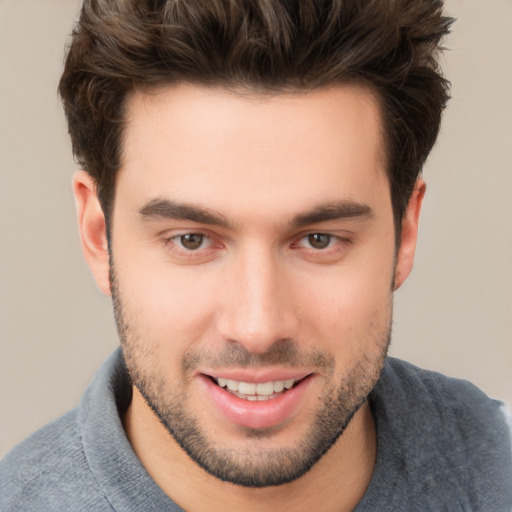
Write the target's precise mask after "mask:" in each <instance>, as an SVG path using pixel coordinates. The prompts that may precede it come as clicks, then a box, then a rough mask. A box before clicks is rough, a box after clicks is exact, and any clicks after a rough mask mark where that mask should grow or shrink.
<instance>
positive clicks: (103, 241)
mask: <svg viewBox="0 0 512 512" xmlns="http://www.w3.org/2000/svg"><path fill="white" fill-rule="evenodd" d="M73 193H74V196H75V205H76V212H77V217H78V230H79V233H80V243H81V245H82V252H83V254H84V256H85V259H86V261H87V264H88V265H89V268H90V269H91V271H92V273H93V276H94V279H95V280H96V284H97V286H98V288H99V289H100V290H101V291H102V292H103V293H105V294H106V295H110V278H109V248H108V242H107V232H106V223H105V215H104V213H103V210H102V208H101V205H100V202H99V200H98V196H97V194H96V185H95V184H94V180H93V179H92V178H91V176H90V175H89V174H88V173H87V172H85V171H77V172H76V173H75V174H74V176H73Z"/></svg>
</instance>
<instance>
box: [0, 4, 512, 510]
mask: <svg viewBox="0 0 512 512" xmlns="http://www.w3.org/2000/svg"><path fill="white" fill-rule="evenodd" d="M449 25H450V20H449V19H448V18H446V17H444V16H443V15H442V12H441V4H440V2H434V1H431V0H430V1H418V0H415V1H414V2H412V1H399V2H390V1H386V2H384V1H361V0H357V1H356V0H354V1H333V2H319V1H316V2H309V1H302V2H284V1H283V2H277V1H275V2H264V1H261V2H251V3H249V2H228V1H212V2H191V1H183V2H177V1H167V2H160V3H158V5H157V3H155V2H140V1H139V2H128V1H126V2H119V1H118V2H113V1H110V2H106V1H101V2H100V1H97V2H86V3H85V4H84V8H83V11H82V16H81V19H80V22H79V24H78V25H77V28H76V30H75V33H74V36H73V42H72V45H71V47H70V50H69V53H68V57H67V62H66V68H65V71H64V74H63V77H62V79H61V85H60V92H61V95H62V98H63V100H64V105H65V108H66V113H67V117H68V122H69V128H70V134H71V137H72V142H73V148H74V152H75V154H76V156H77V158H78V159H79V161H80V163H81V165H82V166H83V168H84V171H81V172H79V173H77V174H76V176H75V178H74V192H75V197H76V202H77V210H78V218H79V226H80V234H81V240H82V247H83V250H84V254H85V256H86V259H87V261H88V263H89V265H90V267H91V270H92V272H93V274H94V276H95V279H96V282H97V284H98V286H99V288H100V289H101V290H102V291H103V292H105V293H106V294H109V295H111V296H112V299H113V304H114V310H115V315H116V322H117V326H118V331H119V336H120V340H121V345H122V354H121V352H116V353H115V354H114V355H113V356H112V357H111V358H110V359H109V360H108V361H107V363H105V365H104V367H103V368H102V369H101V370H100V371H99V373H98V375H97V377H96V378H95V380H94V381H93V383H92V384H91V386H90V388H89V389H88V391H87V392H86V394H85V395H84V398H83V400H82V402H81V404H80V406H79V407H78V408H77V409H76V410H74V411H72V412H71V413H69V414H68V415H66V416H65V417H63V418H62V419H60V420H58V421H57V422H56V423H55V424H53V425H50V426H48V427H46V428H45V429H43V430H42V431H40V432H39V433H37V434H36V435H35V436H34V437H32V438H31V439H29V440H27V441H26V442H25V443H24V444H22V445H20V446H19V447H18V448H16V449H15V450H14V451H13V452H12V453H11V454H10V455H9V456H8V457H6V459H5V460H4V461H3V462H2V469H1V471H2V473H1V477H2V478H1V484H0V485H1V486H2V487H1V492H2V494H1V496H2V497H1V499H2V502H0V503H1V505H2V507H1V508H2V510H4V509H5V510H11V509H12V510H14V509H16V510H32V509H33V510H80V509H82V510H127V509H128V510H187V511H195V510H223V511H229V510H298V511H299V510H310V509H311V507H312V506H315V505H316V506H318V507H320V508H321V509H322V510H325V511H330V510H354V509H355V510H450V511H451V510H510V508H511V506H512V497H511V492H512V491H511V485H510V483H511V481H512V480H511V479H512V470H511V467H510V444H509V439H508V432H507V428H506V426H505V423H504V419H503V417H502V415H501V412H500V409H499V404H497V403H495V402H493V401H491V400H489V399H487V398H486V397H485V396H484V395H483V394H482V393H480V392H479V391H478V390H476V389H475V388H474V387H472V386H471V385H469V384H467V383H463V382H460V381H454V380H450V379H447V378H444V377H442V376H440V375H438V374H433V373H429V372H426V371H423V370H419V369H417V368H415V367H412V366H410V365H408V364H407V363H404V362H401V361H397V360H391V359H386V352H387V347H388V344H389V339H390V330H391V313H392V292H393V291H394V290H395V289H397V288H399V287H400V286H401V285H402V283H403V282H404V281H405V279H406V278H407V276H408V274H409V272H410V271H411V268H412V262H413V257H414V250H415V244H416V236H417V228H418V218H419V212H420V208H421V202H422V199H423V195H424V192H425V185H424V183H423V181H422V180H421V178H419V172H420V170H421V167H422V165H423V163H424V161H425V159H426V157H427V155H428V153H429V151H430V149H431V147H432V145H433V143H434V141H435V138H436V135H437V132H438V128H439V122H440V116H441V111H442V109H443V107H444V105H445V102H446V99H447V84H446V82H445V80H444V79H443V78H442V76H441V75H440V73H439V70H438V68H437V65H436V61H435V56H436V53H437V51H438V48H439V43H440V41H441V39H442V37H443V36H444V35H445V34H446V33H447V30H448V27H449Z"/></svg>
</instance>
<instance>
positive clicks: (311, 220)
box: [139, 199, 373, 230]
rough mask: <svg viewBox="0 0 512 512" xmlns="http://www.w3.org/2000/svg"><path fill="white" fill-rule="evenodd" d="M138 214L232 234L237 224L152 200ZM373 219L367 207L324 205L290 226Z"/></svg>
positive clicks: (297, 217) (185, 205)
mask: <svg viewBox="0 0 512 512" xmlns="http://www.w3.org/2000/svg"><path fill="white" fill-rule="evenodd" d="M139 214H140V216H141V217H142V218H143V219H144V220H154V219H176V220H189V221H192V222H197V223H198V224H208V225H213V226H221V227H224V228H226V229H230V230H235V228H236V225H235V223H234V222H232V221H230V220H229V219H227V218H226V217H224V216H223V215H222V214H220V213H218V212H215V211H212V210H208V209H205V208H201V207H199V206H195V205H192V204H188V203H181V202H178V201H173V200H170V199H153V200H151V201H150V202H148V203H146V204H145V205H144V206H143V207H142V208H141V209H140V210H139ZM372 217H373V210H372V209H371V208H370V206H368V205H367V204H364V203H360V202H356V201H351V200H343V201H335V202H329V203H325V204H321V205H318V206H316V207H315V208H313V209H312V210H310V211H308V212H304V213H300V214H297V215H295V216H294V217H293V218H292V219H291V221H290V223H289V224H290V225H291V226H293V227H304V226H308V225H309V224H316V223H319V222H326V221H329V220H339V219H359V218H372Z"/></svg>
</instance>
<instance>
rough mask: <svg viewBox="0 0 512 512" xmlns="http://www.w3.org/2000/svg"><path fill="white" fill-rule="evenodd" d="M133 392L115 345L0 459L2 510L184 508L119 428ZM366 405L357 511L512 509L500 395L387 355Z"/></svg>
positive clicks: (510, 460) (511, 470) (511, 459)
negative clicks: (369, 437)
mask: <svg viewBox="0 0 512 512" xmlns="http://www.w3.org/2000/svg"><path fill="white" fill-rule="evenodd" d="M130 399H131V386H130V382H129V378H128V375H127V372H126V369H125V366H124V361H123V358H122V354H121V351H120V350H119V349H118V350H116V352H114V354H112V356H111V357H110V358H109V359H108V360H107V361H106V362H105V363H104V365H103V366H102V367H101V368H100V370H99V371H98V373H97V374H96V376H95V378H94V379H93V381H92V383H91V384H90V386H89V388H88V389H87V391H86V392H85V394H84V396H83V398H82V400H81V402H80V404H79V405H78V407H77V408H76V409H74V410H73V411H71V412H69V413H68V414H66V415H64V416H62V417H61V418H59V419H58V420H56V421H54V422H53V423H50V424H49V425H47V426H46V427H44V428H42V429H41V430H39V431H38V432H36V433H35V434H33V435H32V436H31V437H29V438H28V439H27V440H25V441H24V442H22V443H21V444H20V445H18V446H17V447H16V448H14V450H12V451H11V452H10V453H9V454H8V455H7V456H6V457H5V458H4V459H3V460H2V461H1V462H0V511H1V512H10V511H17V512H19V511H24V512H30V511H37V512H46V511H82V510H84V511H85V510H87V511H95V512H102V511H112V510H115V511H128V510H133V511H138V512H143V511H157V510H162V511H163V510H165V511H170V512H172V511H181V510H182V509H181V508H180V507H178V506H177V505H176V504H175V503H173V502H172V501H171V499H170V498H168V497H167V496H166V495H165V493H164V492H163V491H162V490H161V489H160V488H159V487H158V485H157V484H156V483H155V482H154V481H153V480H152V479H151V477H150V476H149V474H148V473H147V472H146V470H145V469H144V468H143V466H142V465H141V464H140V462H139V460H138V459H137V457H136V455H135V453H134V452H133V450H132V448H131V446H130V443H129V442H128V440H127V438H126V436H125V433H124V430H123V427H122V424H121V420H120V412H122V411H123V410H125V409H126V407H127V406H128V404H129V403H130ZM370 404H371V407H372V410H373V413H374V416H375V420H376V425H377V435H378V454H377V464H376V467H375V472H374V475H373V478H372V480H371V482H370V485H369V487H368V489H367V492H366V494H365V496H364V497H363V499H362V501H361V502H360V503H359V505H358V506H357V508H356V511H357V512H367V511H379V512H386V511H393V512H397V511H407V512H411V511H412V512H416V511H422V512H424V511H436V512H439V511H447V512H448V511H449V512H457V511H466V512H469V511H473V512H479V511H481V512H498V511H499V512H511V511H512V452H511V447H510V435H509V434H510V433H509V431H508V427H507V425H506V423H505V420H504V417H503V414H502V412H501V411H500V404H499V402H496V401H494V400H491V399H489V398H487V397H486V396H485V395H484V394H483V393H482V392H481V391H479V390H478V389H477V388H476V387H474V386H473V385H472V384H470V383H468V382H465V381H461V380H455V379H449V378H447V377H444V376H442V375H440V374H437V373H433V372H428V371H425V370H421V369H419V368H417V367H415V366H413V365H411V364H408V363H406V362H404V361H400V360H397V359H392V358H389V359H388V361H387V363H386V365H385V368H384V371H383V373H382V375H381V378H380V380H379V382H378V384H377V385H376V387H375V389H374V390H373V392H372V394H371V396H370ZM321 508H322V507H321V504H319V510H321Z"/></svg>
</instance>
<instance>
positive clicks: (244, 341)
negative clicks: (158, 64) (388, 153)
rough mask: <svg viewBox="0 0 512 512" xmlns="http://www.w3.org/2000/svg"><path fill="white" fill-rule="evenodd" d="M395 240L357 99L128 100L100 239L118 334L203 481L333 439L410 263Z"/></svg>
mask: <svg viewBox="0 0 512 512" xmlns="http://www.w3.org/2000/svg"><path fill="white" fill-rule="evenodd" d="M406 238H407V237H406ZM394 244H395V237H394V228H393V214H392V207H391V199H390V187H389V182H388V178H387V175H386V170H385V158H384V151H383V146H382V137H381V134H380V117H379V109H378V105H377V102H376V100H375V98H374V97H373V96H372V95H371V94H370V93H369V92H367V91H365V90H363V89H360V88H356V87H348V86H345V87H339V88H335V89H330V90H323V91H317V92H313V93H310V94H289V95H285V94H282V95H277V96H258V95H252V96H248V95H235V94H234V93H229V92H227V91H224V90H221V89H203V88H199V87H194V86H192V85H181V86H176V87H172V88H166V89H163V90H161V91H158V92H155V93H153V94H151V95H144V94H142V93H135V94H134V95H133V96H132V97H131V98H130V100H129V104H128V117H127V129H126V136H125V154H124V163H123V166H122V168H121V170H120V171H119V174H118V178H117V182H116V199H115V206H114V211H113V218H112V241H111V257H112V260H111V263H112V266H111V269H110V270H111V282H112V290H111V291H112V295H113V300H114V305H115V312H116V319H117V323H118V328H119V333H120V337H121V342H122V346H123V350H124V353H125V357H126V361H127V366H128V369H129V371H130V374H131V376H132V379H133V382H134V385H135V386H136V388H137V389H138V390H139V391H140V393H141V394H142V395H143V396H144V398H145V399H146V401H147V403H148V404H149V405H150V407H151V408H152V409H153V411H154V413H156V415H157V416H158V417H159V419H160V420H161V422H162V423H163V424H164V425H165V427H166V428H167V430H168V431H169V432H170V434H171V435H172V438H173V439H174V441H173V442H177V443H178V444H179V445H180V446H181V447H182V448H183V449H184V450H185V451H186V452H187V453H188V454H189V455H190V456H191V457H192V459H193V460H195V461H196V462H197V463H198V464H200V465H201V466H202V467H203V468H204V469H206V470H207V471H208V472H210V473H211V474H213V475H215V476H216V477H218V478H220V479H222V480H227V481H230V482H233V483H236V484H240V485H245V486H266V485H277V484H281V483H284V482H289V481H291V480H293V479H296V478H298V477H299V476H301V475H302V474H304V472H306V471H307V470H309V469H310V468H311V467H312V466H313V465H314V463H315V462H316V461H318V460H319V459H320V457H321V456H322V455H323V454H324V453H326V451H327V450H328V449H329V448H330V447H331V446H332V445H333V443H335V442H336V440H337V439H338V437H339V436H340V435H341V433H342V432H343V430H344V428H345V427H346V425H347V424H348V423H349V421H350V419H351V418H352V417H353V415H354V414H355V413H356V411H357V410H358V409H359V407H360V406H361V405H362V404H363V403H364V402H365V400H366V397H367V395H368V393H369V392H370V391H371V389H372V388H373V386H374V384H375V382H376V380H377V378H378V376H379V372H380V370H381V367H382V364H383V361H384V357H385V354H386V350H387V347H388V343H389V333H390V325H391V310H392V288H393V285H394V281H393V279H394V276H395V270H396V272H397V275H401V276H404V275H405V274H407V273H408V269H407V263H403V261H402V258H401V253H400V251H399V253H398V260H397V259H396V251H395V245H394ZM403 260H404V261H406V258H404V259H403ZM397 261H398V262H397ZM104 267H105V265H104V264H102V265H98V269H96V270H95V274H96V276H97V278H98V275H99V274H101V275H102V276H103V277H102V279H103V281H102V282H103V283H105V282H106V281H107V280H106V278H105V273H106V272H107V271H106V270H105V268H104ZM98 282H100V283H101V279H100V278H98ZM100 286H102V285H101V284H100ZM104 286H105V285H104ZM105 291H107V290H105Z"/></svg>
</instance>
